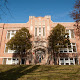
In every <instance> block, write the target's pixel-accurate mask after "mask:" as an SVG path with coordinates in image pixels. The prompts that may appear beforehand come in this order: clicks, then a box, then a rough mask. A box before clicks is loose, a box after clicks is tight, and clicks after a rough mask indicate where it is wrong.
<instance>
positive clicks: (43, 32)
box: [43, 27, 45, 36]
mask: <svg viewBox="0 0 80 80" xmlns="http://www.w3.org/2000/svg"><path fill="white" fill-rule="evenodd" d="M43 36H45V27H43Z"/></svg>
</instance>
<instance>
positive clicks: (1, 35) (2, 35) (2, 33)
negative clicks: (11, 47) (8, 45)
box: [0, 23, 5, 49]
mask: <svg viewBox="0 0 80 80" xmlns="http://www.w3.org/2000/svg"><path fill="white" fill-rule="evenodd" d="M4 25H5V23H4V24H3V29H2V35H1V41H0V49H1V42H2V37H3V30H4Z"/></svg>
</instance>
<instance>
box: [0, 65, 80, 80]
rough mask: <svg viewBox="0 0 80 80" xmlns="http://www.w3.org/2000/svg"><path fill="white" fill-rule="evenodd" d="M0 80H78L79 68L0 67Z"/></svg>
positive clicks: (46, 66) (42, 66)
mask: <svg viewBox="0 0 80 80" xmlns="http://www.w3.org/2000/svg"><path fill="white" fill-rule="evenodd" d="M0 80H80V66H79V65H75V66H74V65H68V66H59V65H52V66H51V65H33V66H32V65H0Z"/></svg>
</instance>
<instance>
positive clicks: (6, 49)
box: [5, 44, 15, 53]
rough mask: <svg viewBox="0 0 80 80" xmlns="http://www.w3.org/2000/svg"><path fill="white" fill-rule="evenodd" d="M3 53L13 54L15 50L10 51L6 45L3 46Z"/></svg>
mask: <svg viewBox="0 0 80 80" xmlns="http://www.w3.org/2000/svg"><path fill="white" fill-rule="evenodd" d="M5 53H15V50H11V49H9V48H8V47H7V45H6V44H5Z"/></svg>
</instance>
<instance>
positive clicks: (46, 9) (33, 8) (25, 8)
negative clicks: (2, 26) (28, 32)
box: [0, 0, 75, 23]
mask: <svg viewBox="0 0 80 80" xmlns="http://www.w3.org/2000/svg"><path fill="white" fill-rule="evenodd" d="M74 3H75V0H8V3H7V6H8V8H9V10H10V13H11V15H10V13H9V12H8V11H7V10H6V9H4V11H5V12H6V15H5V14H3V15H2V16H1V17H2V19H1V20H0V23H26V22H28V20H29V16H36V17H38V16H42V17H43V16H45V15H51V19H52V21H53V22H73V21H74V20H73V19H72V18H71V17H70V15H69V14H70V12H71V11H72V10H73V6H74Z"/></svg>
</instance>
